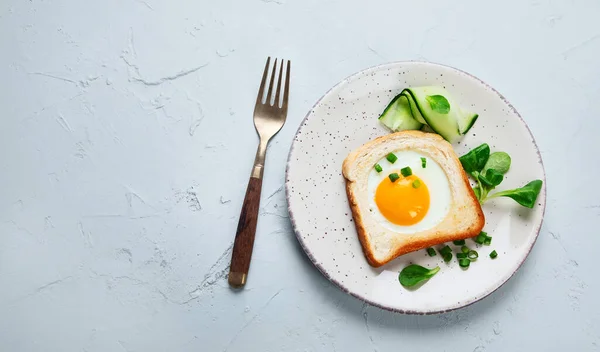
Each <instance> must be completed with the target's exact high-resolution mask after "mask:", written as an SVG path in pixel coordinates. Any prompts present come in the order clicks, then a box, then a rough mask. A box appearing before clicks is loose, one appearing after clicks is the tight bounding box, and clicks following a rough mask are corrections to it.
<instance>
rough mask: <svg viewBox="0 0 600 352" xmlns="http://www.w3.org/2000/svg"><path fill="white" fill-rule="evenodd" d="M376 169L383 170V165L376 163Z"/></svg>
mask: <svg viewBox="0 0 600 352" xmlns="http://www.w3.org/2000/svg"><path fill="white" fill-rule="evenodd" d="M375 171H377V172H381V171H383V168H382V167H381V165H379V164H375Z"/></svg>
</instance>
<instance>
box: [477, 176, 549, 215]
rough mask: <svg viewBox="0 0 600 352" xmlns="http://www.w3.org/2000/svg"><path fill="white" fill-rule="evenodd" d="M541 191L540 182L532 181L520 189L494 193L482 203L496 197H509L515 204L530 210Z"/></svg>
mask: <svg viewBox="0 0 600 352" xmlns="http://www.w3.org/2000/svg"><path fill="white" fill-rule="evenodd" d="M541 189H542V180H534V181H531V182H529V183H528V184H526V185H525V186H523V187H521V188H516V189H510V190H508V191H502V192H497V193H494V194H492V195H491V196H489V197H487V198H486V199H484V200H483V202H485V201H487V200H490V199H493V198H498V197H509V198H512V199H513V200H514V201H515V202H517V203H519V204H521V205H522V206H524V207H527V208H530V209H531V208H533V207H534V205H535V201H536V199H537V196H538V194H540V190H541Z"/></svg>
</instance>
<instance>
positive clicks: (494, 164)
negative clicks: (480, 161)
mask: <svg viewBox="0 0 600 352" xmlns="http://www.w3.org/2000/svg"><path fill="white" fill-rule="evenodd" d="M510 162H511V160H510V155H508V154H507V153H505V152H493V153H492V154H490V157H489V159H488V161H487V162H486V163H485V166H484V167H483V170H482V171H481V172H482V173H486V172H487V171H488V170H490V169H494V170H496V171H498V172H499V173H501V174H502V175H504V174H505V173H507V172H508V169H510Z"/></svg>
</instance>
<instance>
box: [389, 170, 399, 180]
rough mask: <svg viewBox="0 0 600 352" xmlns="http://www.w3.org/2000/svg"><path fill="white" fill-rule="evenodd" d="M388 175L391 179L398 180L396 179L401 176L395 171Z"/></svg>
mask: <svg viewBox="0 0 600 352" xmlns="http://www.w3.org/2000/svg"><path fill="white" fill-rule="evenodd" d="M388 177H389V178H390V181H392V182H396V180H397V179H399V178H400V175H398V174H397V173H395V172H394V173H392V174H390V175H389V176H388Z"/></svg>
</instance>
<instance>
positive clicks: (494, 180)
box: [478, 169, 504, 191]
mask: <svg viewBox="0 0 600 352" xmlns="http://www.w3.org/2000/svg"><path fill="white" fill-rule="evenodd" d="M478 177H479V180H480V181H481V183H482V184H483V185H485V186H486V188H487V189H488V191H489V190H491V189H493V188H495V187H496V186H498V185H499V184H500V183H501V182H502V180H504V175H502V174H501V173H500V172H498V171H496V169H488V170H487V172H486V173H485V175H484V174H483V172H481V173H480V174H479V175H478Z"/></svg>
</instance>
